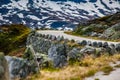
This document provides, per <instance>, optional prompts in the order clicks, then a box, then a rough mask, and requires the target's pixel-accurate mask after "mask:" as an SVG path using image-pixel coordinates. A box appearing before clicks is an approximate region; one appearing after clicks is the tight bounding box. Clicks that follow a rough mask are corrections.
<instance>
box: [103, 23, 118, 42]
mask: <svg viewBox="0 0 120 80" xmlns="http://www.w3.org/2000/svg"><path fill="white" fill-rule="evenodd" d="M103 38H107V39H110V40H116V39H120V23H118V24H115V25H113V26H111V27H110V28H108V29H106V30H105V31H104V32H103Z"/></svg>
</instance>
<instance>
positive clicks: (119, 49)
mask: <svg viewBox="0 0 120 80" xmlns="http://www.w3.org/2000/svg"><path fill="white" fill-rule="evenodd" d="M115 48H116V51H117V52H120V43H119V44H116V47H115Z"/></svg>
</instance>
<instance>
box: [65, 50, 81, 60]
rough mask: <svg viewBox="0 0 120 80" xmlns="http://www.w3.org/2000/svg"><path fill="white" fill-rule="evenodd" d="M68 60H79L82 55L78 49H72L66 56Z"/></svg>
mask: <svg viewBox="0 0 120 80" xmlns="http://www.w3.org/2000/svg"><path fill="white" fill-rule="evenodd" d="M67 57H68V60H80V59H81V58H82V54H81V53H80V49H77V48H73V49H72V50H71V51H69V52H68V54H67Z"/></svg>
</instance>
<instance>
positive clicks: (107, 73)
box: [102, 65, 114, 75]
mask: <svg viewBox="0 0 120 80" xmlns="http://www.w3.org/2000/svg"><path fill="white" fill-rule="evenodd" d="M113 70H114V69H113V67H111V66H109V65H108V66H104V67H103V68H102V71H103V72H104V75H109V74H110V72H111V71H113Z"/></svg>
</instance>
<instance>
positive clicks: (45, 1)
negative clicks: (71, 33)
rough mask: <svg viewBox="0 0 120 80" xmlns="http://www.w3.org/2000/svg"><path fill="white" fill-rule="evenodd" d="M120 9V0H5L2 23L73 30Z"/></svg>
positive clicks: (0, 4)
mask: <svg viewBox="0 0 120 80" xmlns="http://www.w3.org/2000/svg"><path fill="white" fill-rule="evenodd" d="M119 10H120V0H2V1H1V2H0V24H11V23H23V24H25V25H27V26H30V27H33V28H34V27H53V28H59V27H63V28H65V27H72V28H73V27H74V26H76V24H78V23H79V22H81V21H85V20H89V19H93V18H97V17H102V16H105V15H108V14H112V13H115V12H117V11H119ZM71 22H72V23H71Z"/></svg>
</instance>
